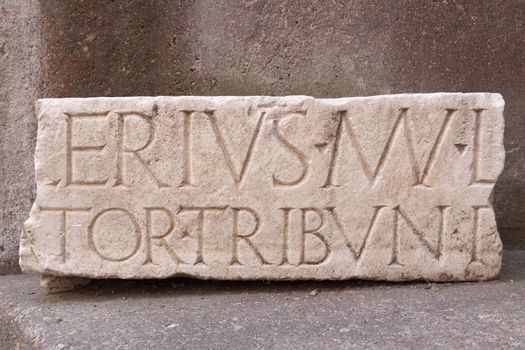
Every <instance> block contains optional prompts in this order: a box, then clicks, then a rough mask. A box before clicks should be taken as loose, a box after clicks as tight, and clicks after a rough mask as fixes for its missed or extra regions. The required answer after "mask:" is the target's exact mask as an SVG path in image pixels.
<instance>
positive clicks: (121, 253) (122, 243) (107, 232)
mask: <svg viewBox="0 0 525 350" xmlns="http://www.w3.org/2000/svg"><path fill="white" fill-rule="evenodd" d="M105 222H106V224H105V225H104V223H105ZM130 232H133V239H131V240H130V239H129V238H130V234H129V233H130ZM88 240H89V243H90V245H91V247H92V248H93V250H94V251H95V252H96V253H97V254H98V255H99V256H100V257H101V258H103V259H105V260H109V261H124V260H127V259H129V258H131V257H132V256H133V255H135V253H137V251H138V250H139V248H140V241H141V231H140V226H139V224H138V223H137V220H136V219H135V217H134V216H133V215H132V214H131V213H130V212H129V211H127V210H125V209H122V208H110V209H104V210H102V211H101V212H100V213H98V214H97V215H95V216H94V217H93V219H92V220H91V222H90V223H89V226H88Z"/></svg>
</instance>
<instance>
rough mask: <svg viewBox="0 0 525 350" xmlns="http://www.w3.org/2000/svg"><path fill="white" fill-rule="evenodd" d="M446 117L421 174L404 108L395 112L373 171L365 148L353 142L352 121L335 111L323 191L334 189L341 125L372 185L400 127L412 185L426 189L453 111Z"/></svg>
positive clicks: (406, 109)
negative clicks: (408, 160)
mask: <svg viewBox="0 0 525 350" xmlns="http://www.w3.org/2000/svg"><path fill="white" fill-rule="evenodd" d="M446 111H447V114H446V116H445V118H444V120H443V123H442V124H441V128H440V130H439V132H438V135H437V136H436V139H435V140H434V144H433V146H432V149H431V151H430V154H429V156H428V158H427V161H426V163H425V167H424V169H423V171H421V170H420V169H421V167H420V165H419V161H418V160H417V157H416V152H415V146H414V141H413V136H412V134H413V131H412V128H411V127H410V121H409V119H408V116H407V112H408V108H401V109H400V110H399V115H398V117H397V119H396V121H395V123H394V126H393V128H392V130H391V131H390V134H389V135H388V138H387V141H386V144H385V147H384V148H383V151H382V153H381V156H380V157H379V161H378V162H377V165H376V167H375V168H373V166H372V165H371V164H370V161H369V160H368V158H367V157H366V155H365V149H364V148H363V146H362V145H361V143H360V142H359V140H358V139H357V133H356V131H355V128H354V126H353V124H352V119H351V117H350V116H348V113H347V111H339V112H338V115H339V122H338V124H337V129H336V134H335V140H334V144H333V147H332V155H331V158H330V165H329V168H328V175H327V177H326V181H325V184H324V185H323V188H326V187H330V186H334V184H333V180H334V170H335V166H336V162H337V158H338V155H339V147H340V145H339V143H340V141H341V134H342V132H343V124H344V127H345V129H346V131H347V133H348V135H349V137H350V141H351V143H352V146H353V148H354V149H355V150H356V152H357V156H358V159H359V162H360V163H361V167H362V169H363V171H364V173H365V175H366V177H367V178H368V180H369V181H370V183H372V184H375V181H376V179H377V177H378V175H379V173H380V172H381V169H382V168H383V166H384V164H385V162H386V159H387V158H388V156H389V154H390V152H391V150H392V146H393V145H394V141H395V140H396V139H397V134H398V131H399V130H400V129H401V127H403V128H404V132H403V134H404V136H405V140H406V143H407V147H408V149H407V153H408V156H409V159H410V164H411V166H412V173H413V175H414V185H422V186H425V187H430V186H428V185H426V184H425V183H424V181H425V179H426V178H427V177H428V174H429V173H430V170H431V169H432V166H433V165H434V163H435V160H436V158H437V155H438V152H439V149H440V146H441V144H442V143H443V140H444V137H445V135H446V131H447V129H448V127H449V125H450V121H451V119H452V116H453V115H454V113H455V112H456V110H454V109H447V110H446Z"/></svg>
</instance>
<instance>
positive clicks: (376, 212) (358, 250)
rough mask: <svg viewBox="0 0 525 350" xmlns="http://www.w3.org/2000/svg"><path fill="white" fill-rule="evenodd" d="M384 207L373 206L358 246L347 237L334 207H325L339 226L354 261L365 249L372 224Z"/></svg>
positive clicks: (359, 257)
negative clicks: (366, 227)
mask: <svg viewBox="0 0 525 350" xmlns="http://www.w3.org/2000/svg"><path fill="white" fill-rule="evenodd" d="M384 207H385V206H383V205H378V206H375V207H374V208H375V210H374V213H373V214H372V219H371V220H370V224H369V225H368V230H367V231H366V235H365V238H364V239H363V243H361V245H360V246H359V247H354V246H353V244H352V242H351V241H350V240H349V239H348V236H347V234H346V230H345V227H344V224H343V223H342V222H341V220H340V219H339V215H337V212H336V208H335V207H328V208H326V209H327V210H328V211H329V212H330V214H332V217H333V218H334V221H335V223H336V225H337V227H338V228H339V231H341V234H342V235H343V237H344V239H345V241H346V246H347V247H348V249H350V252H351V253H352V256H353V257H354V260H355V261H356V262H359V260H360V259H361V256H362V254H363V251H364V250H365V247H366V245H367V243H368V239H369V237H370V234H371V233H372V230H373V229H374V225H375V223H376V221H377V218H378V216H379V212H380V211H381V209H383V208H384Z"/></svg>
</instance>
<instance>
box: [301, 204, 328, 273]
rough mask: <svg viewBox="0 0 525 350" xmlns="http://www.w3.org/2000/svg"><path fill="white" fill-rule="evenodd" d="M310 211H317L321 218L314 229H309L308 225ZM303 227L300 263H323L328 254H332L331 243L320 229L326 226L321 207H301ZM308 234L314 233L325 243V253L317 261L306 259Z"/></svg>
mask: <svg viewBox="0 0 525 350" xmlns="http://www.w3.org/2000/svg"><path fill="white" fill-rule="evenodd" d="M308 212H312V213H315V214H316V215H317V217H318V218H319V225H318V226H317V227H316V228H313V229H308V228H307V227H306V214H307V213H308ZM301 214H302V215H301V223H302V225H301V227H302V235H301V237H302V243H301V258H300V261H299V265H302V264H306V265H317V264H320V263H322V262H323V261H325V260H326V258H328V255H329V254H330V245H329V244H328V241H327V240H326V238H325V237H324V236H323V235H322V234H321V233H320V232H319V230H320V229H321V228H322V227H323V226H324V218H323V212H322V211H321V209H318V208H303V209H301ZM306 235H313V236H315V237H317V238H319V240H320V241H321V242H322V243H323V246H324V248H325V252H324V255H323V257H321V258H320V259H318V260H317V261H306V259H305V248H306V247H305V243H306V240H305V238H306Z"/></svg>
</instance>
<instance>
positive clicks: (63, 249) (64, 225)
mask: <svg viewBox="0 0 525 350" xmlns="http://www.w3.org/2000/svg"><path fill="white" fill-rule="evenodd" d="M39 209H40V210H41V211H52V212H59V213H60V219H61V220H60V222H61V223H60V229H59V233H60V254H61V256H62V261H64V262H65V261H66V260H67V259H68V258H69V252H68V251H67V231H68V228H69V224H68V213H70V212H88V213H89V211H90V210H91V208H52V207H40V208H39Z"/></svg>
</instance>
